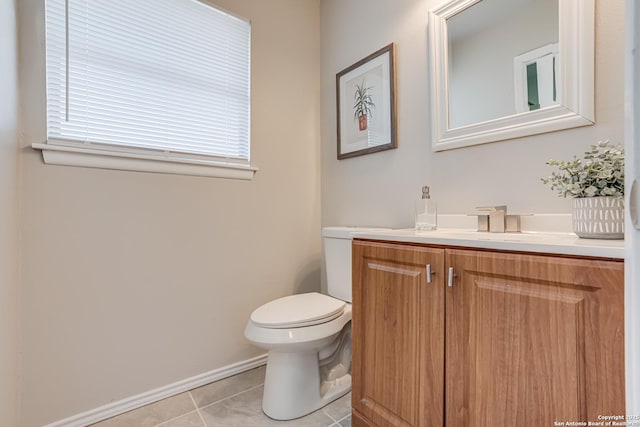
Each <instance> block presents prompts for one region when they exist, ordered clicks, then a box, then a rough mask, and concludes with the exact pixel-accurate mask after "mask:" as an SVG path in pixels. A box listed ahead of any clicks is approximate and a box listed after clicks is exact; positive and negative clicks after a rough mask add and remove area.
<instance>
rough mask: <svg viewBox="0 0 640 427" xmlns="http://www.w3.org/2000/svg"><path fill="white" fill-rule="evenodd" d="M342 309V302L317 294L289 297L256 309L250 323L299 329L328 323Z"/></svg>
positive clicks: (343, 303)
mask: <svg viewBox="0 0 640 427" xmlns="http://www.w3.org/2000/svg"><path fill="white" fill-rule="evenodd" d="M344 307H345V302H344V301H341V300H339V299H336V298H332V297H330V296H327V295H322V294H319V293H317V292H311V293H307V294H298V295H291V296H288V297H284V298H279V299H277V300H274V301H271V302H268V303H266V304H265V305H263V306H261V307H259V308H257V309H256V310H255V311H254V312H253V313H251V321H252V322H253V323H254V324H255V325H256V326H260V327H262V328H272V329H283V328H300V327H303V326H312V325H318V324H320V323H325V322H329V321H330V320H333V319H335V318H337V317H339V316H340V315H341V314H342V313H343V311H344Z"/></svg>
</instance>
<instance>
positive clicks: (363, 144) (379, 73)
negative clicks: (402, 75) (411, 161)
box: [336, 43, 397, 159]
mask: <svg viewBox="0 0 640 427" xmlns="http://www.w3.org/2000/svg"><path fill="white" fill-rule="evenodd" d="M394 47H395V45H394V44H393V43H392V44H390V45H388V46H386V47H384V48H382V49H380V50H378V51H377V52H374V53H372V54H371V55H369V56H367V57H366V58H364V59H362V60H360V61H358V62H356V63H355V64H353V65H352V66H350V67H348V68H346V69H344V70H342V71H341V72H339V73H338V74H336V95H337V96H336V100H337V108H336V110H337V116H338V117H337V125H338V129H337V131H338V159H346V158H349V157H355V156H360V155H363V154H368V153H375V152H378V151H383V150H389V149H391V148H396V147H397V142H396V97H395V93H396V81H395V75H396V73H395V60H394V55H395V54H394V52H395V51H394Z"/></svg>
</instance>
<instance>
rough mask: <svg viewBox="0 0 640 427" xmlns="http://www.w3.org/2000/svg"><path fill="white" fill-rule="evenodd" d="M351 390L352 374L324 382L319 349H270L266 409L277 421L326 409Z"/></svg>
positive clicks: (265, 393)
mask: <svg viewBox="0 0 640 427" xmlns="http://www.w3.org/2000/svg"><path fill="white" fill-rule="evenodd" d="M350 390H351V375H350V374H345V375H343V376H341V377H339V378H336V379H328V380H325V381H322V383H321V378H320V367H319V365H318V353H317V352H310V353H280V352H275V351H270V352H269V354H268V356H267V372H266V376H265V380H264V394H263V398H262V410H263V411H264V413H265V414H266V415H267V416H269V417H270V418H273V419H275V420H291V419H294V418H299V417H302V416H304V415H307V414H310V413H311V412H313V411H316V410H318V409H320V408H322V407H323V406H325V405H327V404H328V403H330V402H332V401H334V400H336V399H338V398H339V397H341V396H344V395H345V394H347V393H348V392H349V391H350Z"/></svg>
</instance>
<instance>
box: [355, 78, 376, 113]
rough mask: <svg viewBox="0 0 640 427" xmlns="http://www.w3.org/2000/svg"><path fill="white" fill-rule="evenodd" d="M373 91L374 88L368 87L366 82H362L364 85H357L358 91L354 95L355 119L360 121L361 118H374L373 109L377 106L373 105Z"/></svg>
mask: <svg viewBox="0 0 640 427" xmlns="http://www.w3.org/2000/svg"><path fill="white" fill-rule="evenodd" d="M371 89H373V86H370V87H367V86H366V82H365V81H364V80H362V83H360V84H356V91H355V92H354V94H353V100H354V101H355V102H354V104H353V119H354V120H358V117H361V116H369V117H372V116H373V109H374V108H376V105H375V104H374V103H373V98H372V97H371V92H370V91H371Z"/></svg>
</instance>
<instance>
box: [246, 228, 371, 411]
mask: <svg viewBox="0 0 640 427" xmlns="http://www.w3.org/2000/svg"><path fill="white" fill-rule="evenodd" d="M365 230H367V229H362V228H353V227H325V228H323V229H322V236H323V238H324V249H325V259H326V271H327V291H328V294H329V295H324V294H320V293H317V292H311V293H306V294H298V295H291V296H287V297H284V298H279V299H277V300H274V301H271V302H268V303H266V304H264V305H263V306H261V307H259V308H257V309H256V310H254V312H253V313H252V314H251V318H250V319H249V322H248V323H247V326H246V328H245V337H246V338H247V339H248V340H249V341H250V342H251V343H253V344H254V345H256V346H258V347H262V348H264V349H266V350H268V355H267V370H266V376H265V381H264V393H263V397H262V410H263V411H264V413H265V414H266V415H267V416H269V417H271V418H273V419H276V420H291V419H294V418H299V417H302V416H304V415H307V414H309V413H311V412H313V411H315V410H317V409H320V408H322V407H323V406H325V405H327V404H328V403H330V402H332V401H334V400H335V399H337V398H339V397H341V396H343V395H345V394H346V393H348V392H349V391H351V240H352V233H353V232H357V231H365Z"/></svg>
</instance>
